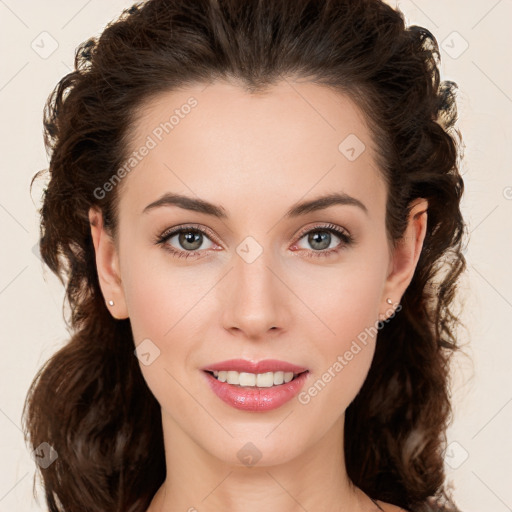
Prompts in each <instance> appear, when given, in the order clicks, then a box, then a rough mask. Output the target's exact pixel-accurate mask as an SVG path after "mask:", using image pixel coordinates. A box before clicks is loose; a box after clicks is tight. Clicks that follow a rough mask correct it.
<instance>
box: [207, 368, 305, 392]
mask: <svg viewBox="0 0 512 512" xmlns="http://www.w3.org/2000/svg"><path fill="white" fill-rule="evenodd" d="M213 375H214V376H215V377H217V379H218V380H220V381H221V382H227V383H228V384H234V385H238V386H250V387H257V388H270V387H272V386H278V385H279V384H283V382H284V383H286V382H290V381H291V380H292V379H293V378H294V377H296V376H297V375H298V374H295V373H293V372H266V373H257V374H256V373H247V372H240V373H239V372H235V371H233V370H229V371H220V372H217V371H214V372H213Z"/></svg>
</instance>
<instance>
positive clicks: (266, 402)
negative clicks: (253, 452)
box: [203, 371, 309, 411]
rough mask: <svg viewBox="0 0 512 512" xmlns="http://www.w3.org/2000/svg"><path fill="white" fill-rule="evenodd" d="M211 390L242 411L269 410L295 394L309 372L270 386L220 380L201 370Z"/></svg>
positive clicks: (279, 405)
mask: <svg viewBox="0 0 512 512" xmlns="http://www.w3.org/2000/svg"><path fill="white" fill-rule="evenodd" d="M203 373H204V375H206V378H207V379H208V384H209V385H210V388H211V389H212V391H213V392H214V393H215V394H216V395H217V396H218V397H219V398H220V399H221V400H223V401H224V402H226V403H227V404H228V405H231V406H232V407H234V408H235V409H241V410H243V411H270V410H272V409H277V408H278V407H281V406H282V405H283V404H285V403H286V402H288V401H290V400H291V399H292V398H293V397H294V396H296V395H297V394H298V393H299V391H300V390H301V388H302V387H303V386H304V382H305V381H306V379H307V378H308V374H309V372H303V373H301V374H300V375H299V376H298V377H297V378H296V379H293V380H291V381H290V382H287V383H286V384H284V383H283V384H280V385H279V386H273V387H271V388H257V387H244V386H236V385H233V384H228V383H227V382H221V381H220V380H218V379H216V378H215V377H214V376H213V375H211V374H209V373H207V372H205V371H203Z"/></svg>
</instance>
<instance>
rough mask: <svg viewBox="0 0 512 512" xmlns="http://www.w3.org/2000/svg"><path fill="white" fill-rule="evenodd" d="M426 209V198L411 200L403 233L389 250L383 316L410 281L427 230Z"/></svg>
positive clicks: (394, 305)
mask: <svg viewBox="0 0 512 512" xmlns="http://www.w3.org/2000/svg"><path fill="white" fill-rule="evenodd" d="M427 209H428V201H427V200H426V199H423V198H420V199H416V200H415V201H414V202H413V206H412V209H411V212H410V214H409V219H408V225H407V228H406V230H405V232H404V235H403V237H402V238H401V239H400V240H399V241H398V244H397V246H396V247H395V248H394V249H393V250H392V251H391V258H390V263H389V266H388V276H387V278H386V283H385V286H384V290H383V295H382V299H381V302H382V304H384V311H386V313H384V314H382V315H381V316H382V317H383V318H388V317H389V316H390V314H392V312H393V310H394V309H396V306H397V305H398V304H399V303H400V299H401V298H402V295H403V294H404V293H405V290H406V289H407V287H408V286H409V284H410V282H411V281H412V278H413V275H414V271H415V270H416V265H417V263H418V260H419V257H420V254H421V249H422V248H423V241H424V240H425V234H426V232H427ZM388 298H389V299H391V304H392V305H390V304H389V303H388V302H387V299H388Z"/></svg>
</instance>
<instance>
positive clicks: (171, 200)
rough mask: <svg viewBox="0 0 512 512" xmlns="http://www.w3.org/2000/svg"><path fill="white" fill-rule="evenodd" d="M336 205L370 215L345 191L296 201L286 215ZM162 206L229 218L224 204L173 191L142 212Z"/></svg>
mask: <svg viewBox="0 0 512 512" xmlns="http://www.w3.org/2000/svg"><path fill="white" fill-rule="evenodd" d="M334 205H349V206H356V207H358V208H360V209H361V210H362V211H364V212H365V213H366V214H367V215H368V209H367V208H366V206H365V205H364V204H363V203H362V202H361V201H359V199H356V198H355V197H352V196H350V195H348V194H345V193H344V192H336V193H332V194H328V195H324V196H320V197H317V198H315V199H312V200H309V201H303V202H300V203H296V204H295V205H293V206H292V207H291V208H290V209H289V210H288V211H287V212H286V214H285V217H286V218H294V217H299V216H300V215H305V214H307V213H311V212H315V211H319V210H325V209H326V208H329V207H330V206H334ZM162 206H178V207H179V208H182V209H184V210H191V211H194V212H199V213H204V214H206V215H211V216H213V217H217V218H219V219H227V218H228V214H227V213H226V210H225V209H224V208H223V207H222V206H218V205H215V204H212V203H209V202H208V201H205V200H203V199H196V198H193V197H188V196H184V195H180V194H172V193H166V194H164V195H163V196H162V197H160V198H159V199H157V200H156V201H153V202H152V203H150V204H148V205H147V206H146V207H145V208H144V210H143V211H142V213H147V212H149V211H151V210H154V209H155V208H160V207H162Z"/></svg>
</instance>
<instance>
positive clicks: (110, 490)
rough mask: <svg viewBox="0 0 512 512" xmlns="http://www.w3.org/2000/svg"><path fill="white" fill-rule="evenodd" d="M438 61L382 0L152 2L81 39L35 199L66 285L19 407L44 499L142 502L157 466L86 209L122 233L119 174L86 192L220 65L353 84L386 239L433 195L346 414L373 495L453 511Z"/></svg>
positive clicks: (134, 365)
mask: <svg viewBox="0 0 512 512" xmlns="http://www.w3.org/2000/svg"><path fill="white" fill-rule="evenodd" d="M439 59H440V55H439V49H438V45H437V42H436V39H435V37H434V36H433V35H432V34H431V33H430V32H429V31H428V30H426V29H425V28H422V27H418V26H410V27H406V26H405V23H404V18H403V15H402V13H401V12H400V11H398V10H394V9H392V8H391V7H390V6H388V5H386V4H385V3H384V2H382V1H380V0H325V1H318V0H258V1H255V0H254V1H252V0H194V1H193V2H191V1H190V0H149V1H147V2H145V3H140V4H136V5H134V6H133V7H132V8H131V9H129V10H125V11H123V13H122V15H121V16H120V18H119V19H118V20H116V21H115V22H113V23H111V24H109V25H108V26H107V27H106V28H105V30H104V31H103V32H102V34H101V36H99V37H98V38H91V39H89V40H87V41H86V42H84V43H82V44H81V45H80V46H79V48H78V49H77V53H76V57H75V69H74V71H72V72H70V73H69V74H67V75H66V76H64V77H63V78H62V79H61V80H60V82H59V83H58V84H57V86H56V87H55V89H54V91H53V92H52V94H51V95H50V97H49V98H48V101H47V104H46V106H45V112H44V128H45V144H46V148H47V151H48V152H49V154H50V155H51V159H50V164H49V169H48V173H49V181H48V183H47V188H46V189H45V191H44V196H43V202H42V207H41V210H40V213H41V226H40V227H41V237H40V250H41V255H42V258H43V260H44V262H45V263H46V265H48V267H49V268H50V269H51V270H52V271H53V272H54V273H55V274H56V275H57V276H59V278H60V279H61V282H62V283H63V284H65V285H66V298H67V300H68V302H69V305H70V308H71V309H70V317H69V320H68V319H67V318H66V322H67V324H68V327H69V328H70V330H71V339H70V340H69V342H68V343H67V344H66V345H65V346H63V347H62V348H61V349H60V350H58V351H57V352H56V353H55V354H54V355H53V357H51V358H50V359H49V360H48V361H47V362H46V364H45V365H44V366H43V367H42V368H41V369H40V371H39V372H38V374H37V375H36V377H35V378H34V381H33V382H32V385H31V388H30V390H29V393H28V395H27V399H26V402H25V408H24V411H23V414H24V429H25V432H26V439H27V440H29V441H30V444H31V447H32V448H36V447H37V446H39V445H40V444H41V443H43V442H47V443H49V444H50V445H51V446H52V447H53V448H54V449H55V450H56V451H57V453H58V458H57V459H56V460H55V461H54V462H53V463H52V464H51V465H50V466H49V467H47V468H46V469H41V474H42V478H43V483H44V488H45V497H46V502H47V504H48V506H49V510H50V511H51V512H54V511H73V510H77V509H80V510H81V511H83V512H88V511H91V512H92V511H94V512H98V511H105V512H107V511H108V512H114V511H115V512H145V511H146V509H147V507H148V506H149V503H150V501H151V499H152V497H153V495H154V494H155V492H156V490H157V489H158V488H159V487H160V485H161V484H162V482H163V481H164V479H165V458H164V445H163V436H162V427H161V415H160V406H159V404H158V402H157V401H156V399H155V398H154V396H153V395H152V393H151V391H150V390H149V388H148V387H147V385H146V383H145V381H144V379H143V377H142V374H141V371H140V367H139V364H138V360H137V358H136V357H135V355H134V341H133V338H132V333H131V328H130V321H129V319H126V320H115V319H114V318H113V317H112V316H111V314H110V313H109V311H107V308H106V306H105V300H104V298H103V296H102V293H101V290H100V287H99V282H98V276H97V270H96V265H95V254H94V247H93V244H92V239H91V231H90V224H89V218H88V211H89V208H90V207H91V206H93V205H96V206H97V207H98V208H100V209H101V211H102V212H103V216H104V220H105V226H106V228H107V229H109V230H110V232H111V233H112V235H113V236H114V237H115V236H116V229H117V222H118V217H117V214H118V208H117V205H118V201H119V193H118V192H119V190H118V189H119V187H116V188H114V190H113V191H112V192H110V193H108V194H104V197H102V198H101V199H99V198H98V197H97V194H96V195H95V190H96V189H97V188H98V187H101V186H102V185H103V184H104V183H106V182H107V181H108V180H109V179H110V178H111V177H112V176H113V175H114V174H115V172H116V170H118V169H119V168H120V167H121V166H122V164H123V162H124V160H125V158H126V156H127V152H128V148H129V144H128V142H129V140H130V139H129V137H130V134H131V129H132V127H133V125H134V121H135V120H136V119H137V117H136V116H137V113H138V112H139V111H140V108H141V105H142V104H143V102H145V101H147V100H149V99H151V98H153V97H155V95H157V94H159V93H162V92H165V91H171V90H173V89H175V88H177V87H185V86H186V85H187V84H193V83H205V84H206V83H212V82H214V81H215V80H217V79H225V78H230V79H235V80H236V82H237V84H238V85H239V86H240V87H243V88H245V90H246V91H248V92H251V93H253V92H257V91H263V90H265V88H267V87H268V86H270V85H272V84H274V83H276V82H278V81H279V80H281V79H282V78H283V77H288V76H295V77H300V78H301V79H302V78H303V79H305V80H309V81H311V82H314V83H317V84H323V85H326V86H329V87H332V88H333V89H334V90H336V91H339V92H340V93H344V94H347V95H348V96H349V97H350V98H351V99H352V100H353V101H354V102H355V103H356V104H357V105H358V106H359V107H360V108H361V109H362V111H363V112H364V113H365V115H366V118H367V120H368V122H369V126H370V127H371V132H372V136H373V137H374V140H375V141H376V144H377V149H378V160H379V161H378V164H379V167H380V170H381V171H382V175H383V176H384V178H385V182H386V184H387V187H388V202H387V206H386V229H387V234H388V238H389V240H390V241H392V243H394V244H398V243H400V240H401V237H402V236H403V233H404V229H405V227H406V225H407V217H408V213H409V211H410V208H411V202H412V201H413V200H414V199H415V198H420V197H423V198H427V199H428V201H429V207H428V225H427V232H426V236H425V241H424V246H423V250H422V253H421V255H420V258H419V262H418V265H417V268H416V271H415V274H414V277H413V279H412V282H411V284H410V285H409V287H408V288H407V290H406V292H405V294H404V296H403V297H402V302H401V304H402V310H401V312H400V313H399V314H398V315H396V317H395V318H393V320H392V321H390V322H389V323H388V324H387V325H385V326H384V327H383V328H382V329H381V330H380V332H379V335H378V343H377V345H376V352H375V356H374V360H373V362H372V366H371V368H370V371H369V373H368V376H367V379H366V381H365V383H364V385H363V387H362V389H361V390H360V392H359V393H358V395H357V396H356V397H355V399H354V401H353V402H352V403H351V404H350V406H349V407H348V409H347V411H346V424H345V439H346V442H345V452H346V466H347V472H348V475H349V477H350V479H351V480H352V482H353V483H354V484H355V485H357V486H358V487H360V488H361V489H362V490H363V491H364V492H365V493H367V494H368V495H369V496H371V497H372V498H374V499H379V500H383V501H386V502H390V503H394V504H396V505H399V506H401V507H404V508H406V509H408V510H411V511H414V512H424V511H428V510H440V509H441V505H436V504H435V501H436V500H441V501H444V502H446V503H447V505H446V507H448V506H450V507H452V508H451V509H453V510H455V508H454V507H455V506H454V505H453V504H451V505H449V504H450V503H451V501H452V500H451V498H450V497H449V496H448V492H447V490H446V488H445V484H444V479H445V474H444V465H443V450H444V448H445V443H446V428H447V426H448V424H449V422H450V421H451V419H452V417H451V415H452V409H451V404H450V392H449V382H450V373H449V368H450V365H449V363H450V360H451V356H452V355H453V354H454V353H455V351H457V350H460V348H461V346H460V344H458V343H457V328H458V327H459V326H462V323H461V321H460V320H459V318H458V317H457V316H456V315H455V314H454V312H453V306H452V302H453V300H454V298H455V292H456V288H457V281H458V278H459V276H460V274H461V273H462V272H463V271H464V270H465V267H466V262H465V259H464V256H463V253H462V250H461V246H462V243H463V234H464V230H465V224H464V222H463V218H462V216H461V212H460V209H459V205H460V200H461V196H462V193H463V180H462V177H461V175H460V173H459V170H458V162H459V156H460V153H461V152H460V151H459V148H460V144H459V133H458V131H457V130H456V128H455V125H454V122H455V120H456V105H455V97H454V92H455V89H456V85H455V84H454V83H452V82H442V81H441V80H440V76H439V70H438V67H439ZM44 171H46V170H44ZM42 172H43V171H40V172H39V173H37V174H36V176H34V179H35V178H36V177H37V176H39V175H40V174H41V173H42ZM32 183H33V181H32Z"/></svg>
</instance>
